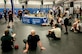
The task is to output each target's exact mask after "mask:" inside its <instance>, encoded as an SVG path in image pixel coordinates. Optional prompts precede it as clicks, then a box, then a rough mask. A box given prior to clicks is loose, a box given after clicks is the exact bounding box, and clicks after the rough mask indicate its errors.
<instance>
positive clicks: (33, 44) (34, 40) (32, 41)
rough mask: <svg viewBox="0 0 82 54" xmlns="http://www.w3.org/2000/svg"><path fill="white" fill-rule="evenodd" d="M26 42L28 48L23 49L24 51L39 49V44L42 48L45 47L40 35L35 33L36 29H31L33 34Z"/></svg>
mask: <svg viewBox="0 0 82 54" xmlns="http://www.w3.org/2000/svg"><path fill="white" fill-rule="evenodd" d="M24 43H25V42H24ZM25 44H26V49H25V50H24V51H23V52H24V53H26V52H28V50H36V49H37V44H38V45H39V47H40V49H41V50H44V49H45V48H44V47H43V46H42V43H41V41H40V38H39V35H36V34H35V30H32V31H31V34H30V35H29V36H28V40H27V42H26V43H25Z"/></svg>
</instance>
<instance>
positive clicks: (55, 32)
mask: <svg viewBox="0 0 82 54" xmlns="http://www.w3.org/2000/svg"><path fill="white" fill-rule="evenodd" d="M51 31H53V32H54V34H55V36H56V37H57V38H61V29H60V28H54V29H52V30H51Z"/></svg>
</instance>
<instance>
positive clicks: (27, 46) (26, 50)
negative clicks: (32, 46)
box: [23, 43, 29, 53]
mask: <svg viewBox="0 0 82 54" xmlns="http://www.w3.org/2000/svg"><path fill="white" fill-rule="evenodd" d="M28 48H29V45H28V43H26V49H25V50H24V51H23V53H26V52H28Z"/></svg>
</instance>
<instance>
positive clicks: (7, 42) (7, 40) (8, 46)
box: [1, 36, 12, 51]
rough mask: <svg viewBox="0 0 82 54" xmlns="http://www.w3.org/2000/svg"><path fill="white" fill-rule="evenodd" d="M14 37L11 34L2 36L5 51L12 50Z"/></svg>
mask: <svg viewBox="0 0 82 54" xmlns="http://www.w3.org/2000/svg"><path fill="white" fill-rule="evenodd" d="M11 40H12V37H11V36H2V37H1V41H2V44H1V48H2V50H3V51H10V50H11V49H12V47H11V45H12V41H11Z"/></svg>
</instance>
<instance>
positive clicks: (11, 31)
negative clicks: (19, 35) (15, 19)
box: [7, 26, 16, 37]
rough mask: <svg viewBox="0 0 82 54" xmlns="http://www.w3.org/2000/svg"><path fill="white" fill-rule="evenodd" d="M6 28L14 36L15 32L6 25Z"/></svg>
mask: <svg viewBox="0 0 82 54" xmlns="http://www.w3.org/2000/svg"><path fill="white" fill-rule="evenodd" d="M7 29H8V30H9V34H10V36H12V37H14V36H16V34H15V33H14V32H13V29H12V28H11V27H10V26H7Z"/></svg>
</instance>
